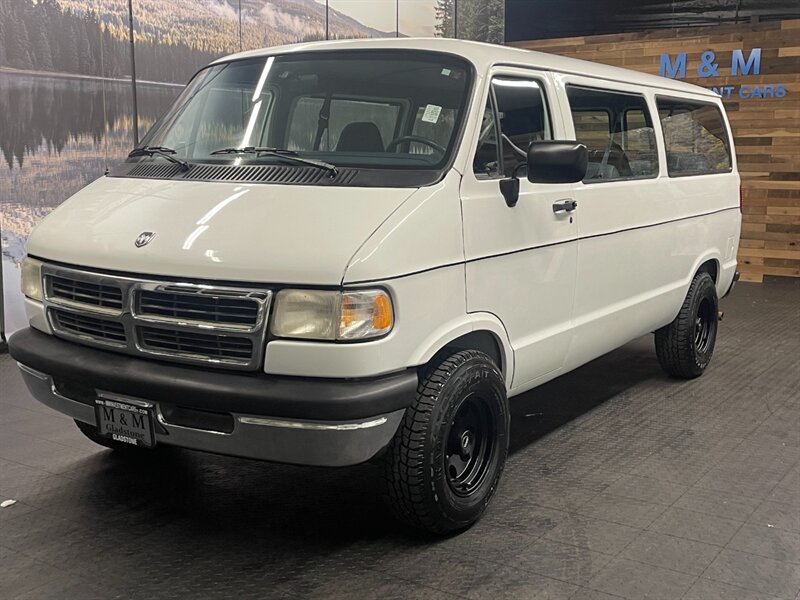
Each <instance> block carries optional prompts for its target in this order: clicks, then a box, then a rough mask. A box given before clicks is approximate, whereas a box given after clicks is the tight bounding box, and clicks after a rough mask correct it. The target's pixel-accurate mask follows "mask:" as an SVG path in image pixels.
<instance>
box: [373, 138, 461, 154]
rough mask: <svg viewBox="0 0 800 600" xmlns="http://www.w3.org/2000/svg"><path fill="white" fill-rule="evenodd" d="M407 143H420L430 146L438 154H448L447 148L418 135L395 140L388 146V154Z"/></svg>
mask: <svg viewBox="0 0 800 600" xmlns="http://www.w3.org/2000/svg"><path fill="white" fill-rule="evenodd" d="M405 142H419V143H420V144H425V145H426V146H430V147H431V148H433V149H434V150H436V151H437V152H440V153H442V154H447V148H445V147H444V146H440V145H439V144H437V143H436V142H433V141H431V140H429V139H428V138H424V137H421V136H418V135H402V136H400V137H399V138H395V139H393V140H392V141H391V142H389V144H388V145H387V146H386V151H387V152H388V151H389V149H390V148H394V147H395V146H399V145H400V144H403V143H405Z"/></svg>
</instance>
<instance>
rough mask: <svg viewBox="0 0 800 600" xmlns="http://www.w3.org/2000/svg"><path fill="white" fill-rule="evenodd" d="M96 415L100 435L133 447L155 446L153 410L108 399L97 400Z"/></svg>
mask: <svg viewBox="0 0 800 600" xmlns="http://www.w3.org/2000/svg"><path fill="white" fill-rule="evenodd" d="M95 413H96V415H97V432H98V433H99V434H100V435H104V436H106V437H108V438H111V439H112V440H114V441H117V442H122V443H124V444H131V445H133V446H144V447H145V448H152V447H153V446H155V443H156V438H155V435H154V434H153V411H152V408H149V407H143V406H136V405H135V404H129V403H127V402H120V401H119V400H111V399H108V398H95Z"/></svg>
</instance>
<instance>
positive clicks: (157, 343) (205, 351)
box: [138, 327, 253, 363]
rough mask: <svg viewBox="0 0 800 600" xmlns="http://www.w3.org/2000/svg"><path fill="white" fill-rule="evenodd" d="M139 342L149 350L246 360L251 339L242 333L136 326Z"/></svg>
mask: <svg viewBox="0 0 800 600" xmlns="http://www.w3.org/2000/svg"><path fill="white" fill-rule="evenodd" d="M138 332H139V345H140V346H141V347H142V348H144V349H145V350H149V351H151V352H167V353H169V354H174V355H189V356H202V357H204V358H207V359H212V360H220V361H232V362H236V363H248V362H249V361H250V359H251V358H252V356H253V342H252V341H250V340H249V339H248V338H245V337H236V336H227V335H217V334H210V333H195V332H192V331H176V330H169V329H156V328H155V327H139V328H138Z"/></svg>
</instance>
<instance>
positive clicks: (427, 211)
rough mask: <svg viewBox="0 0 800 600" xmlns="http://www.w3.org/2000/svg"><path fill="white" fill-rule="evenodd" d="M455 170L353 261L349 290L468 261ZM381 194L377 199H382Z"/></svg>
mask: <svg viewBox="0 0 800 600" xmlns="http://www.w3.org/2000/svg"><path fill="white" fill-rule="evenodd" d="M460 182H461V174H460V173H459V172H458V171H456V170H455V169H451V171H450V172H449V173H448V174H447V175H446V176H445V178H444V179H443V180H442V181H440V182H439V183H436V184H434V185H432V186H429V187H423V188H420V189H419V190H417V191H416V192H414V193H413V194H412V195H411V196H410V197H409V198H408V199H407V200H406V201H405V202H403V203H402V204H401V205H400V206H398V208H397V210H395V211H394V212H393V213H392V214H391V215H390V216H389V217H388V218H387V219H386V220H385V221H384V222H383V223H382V224H381V226H380V227H379V228H378V229H377V230H376V231H375V232H374V233H373V234H372V235H371V236H370V237H369V239H367V240H366V241H365V242H364V244H363V245H362V246H361V247H360V248H359V249H358V251H357V252H356V253H355V255H354V256H353V258H352V259H351V260H350V263H349V265H348V266H347V270H346V272H345V274H344V280H343V282H344V284H345V285H356V284H358V283H363V282H368V281H381V280H387V279H394V278H397V277H409V276H411V275H412V274H414V273H420V272H422V271H427V270H430V269H439V268H441V267H442V266H446V265H455V264H458V265H460V264H462V263H463V262H464V244H463V241H462V235H461V203H460V202H459V198H458V186H459V184H460ZM381 193H382V190H376V191H375V194H376V195H377V194H381Z"/></svg>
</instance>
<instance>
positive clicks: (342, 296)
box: [272, 290, 394, 340]
mask: <svg viewBox="0 0 800 600" xmlns="http://www.w3.org/2000/svg"><path fill="white" fill-rule="evenodd" d="M393 325H394V312H393V310H392V301H391V298H389V294H387V293H386V292H385V291H383V290H359V291H353V292H335V291H322V290H319V291H315V290H281V291H280V292H278V295H277V296H276V298H275V312H274V316H273V318H272V333H273V334H274V335H276V336H278V337H288V338H302V339H309V340H363V339H369V338H375V337H379V336H382V335H384V334H386V333H389V331H391V329H392V326H393Z"/></svg>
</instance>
